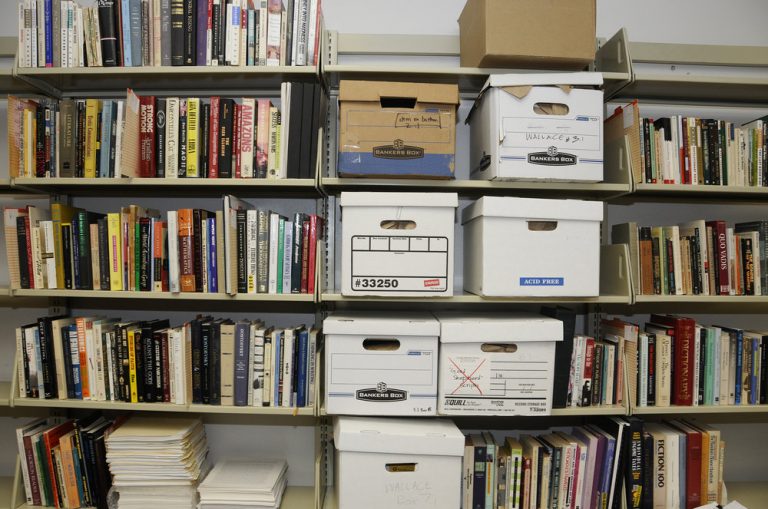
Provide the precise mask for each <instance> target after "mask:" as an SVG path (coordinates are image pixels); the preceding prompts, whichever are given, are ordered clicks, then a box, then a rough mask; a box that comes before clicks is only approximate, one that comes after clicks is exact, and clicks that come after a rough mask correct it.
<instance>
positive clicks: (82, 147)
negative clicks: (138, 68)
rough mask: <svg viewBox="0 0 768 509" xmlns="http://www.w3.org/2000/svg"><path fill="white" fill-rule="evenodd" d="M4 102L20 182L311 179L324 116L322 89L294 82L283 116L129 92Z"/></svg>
mask: <svg viewBox="0 0 768 509" xmlns="http://www.w3.org/2000/svg"><path fill="white" fill-rule="evenodd" d="M8 101H9V111H10V114H9V115H8V140H9V147H13V149H12V150H10V151H9V173H10V176H11V177H27V178H32V177H35V178H46V177H61V178H72V177H85V178H115V177H141V178H172V179H175V178H260V179H277V178H312V176H313V175H314V174H315V171H314V168H315V165H316V164H317V151H318V140H317V133H318V130H319V129H320V118H321V116H322V115H323V114H324V112H323V109H324V108H325V96H324V95H323V94H321V88H320V85H319V84H317V83H300V82H296V83H283V84H282V86H281V94H280V104H282V106H283V110H282V111H281V109H280V108H279V107H278V106H277V105H276V104H274V103H273V102H272V101H271V100H270V99H267V98H252V97H241V98H226V97H219V96H213V97H210V98H199V97H155V96H137V95H136V94H134V93H133V92H132V91H131V90H128V92H127V98H126V99H125V100H110V99H96V98H92V99H61V100H54V99H45V98H43V99H20V98H17V97H9V99H8ZM291 119H293V122H291ZM289 140H290V141H291V143H293V144H295V147H298V148H297V149H295V150H290V151H289V150H288V146H289V145H288V143H289Z"/></svg>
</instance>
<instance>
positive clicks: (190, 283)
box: [179, 209, 195, 292]
mask: <svg viewBox="0 0 768 509" xmlns="http://www.w3.org/2000/svg"><path fill="white" fill-rule="evenodd" d="M192 235H193V230H192V209H181V210H179V262H180V264H179V267H180V271H179V279H180V282H181V291H182V292H194V291H195V264H194V256H195V254H194V244H193V242H192V238H193V237H192Z"/></svg>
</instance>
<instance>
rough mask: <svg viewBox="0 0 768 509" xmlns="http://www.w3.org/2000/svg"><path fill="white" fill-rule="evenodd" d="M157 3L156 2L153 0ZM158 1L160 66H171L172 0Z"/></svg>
mask: <svg viewBox="0 0 768 509" xmlns="http://www.w3.org/2000/svg"><path fill="white" fill-rule="evenodd" d="M155 1H158V0H155ZM159 1H160V65H163V66H169V65H172V61H171V60H172V58H171V57H172V54H173V50H172V44H171V38H172V37H173V28H172V15H171V9H172V5H171V4H172V3H173V0H159Z"/></svg>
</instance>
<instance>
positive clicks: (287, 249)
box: [278, 221, 293, 293]
mask: <svg viewBox="0 0 768 509" xmlns="http://www.w3.org/2000/svg"><path fill="white" fill-rule="evenodd" d="M292 263H293V221H286V222H285V237H284V240H283V281H282V282H279V281H278V284H282V285H283V293H291V276H292V270H291V269H292Z"/></svg>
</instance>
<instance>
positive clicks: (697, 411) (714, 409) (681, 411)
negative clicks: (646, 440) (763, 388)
mask: <svg viewBox="0 0 768 509" xmlns="http://www.w3.org/2000/svg"><path fill="white" fill-rule="evenodd" d="M765 413H768V405H699V406H676V405H672V406H668V407H657V406H645V407H638V406H636V407H634V408H633V409H632V415H714V414H765Z"/></svg>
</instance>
